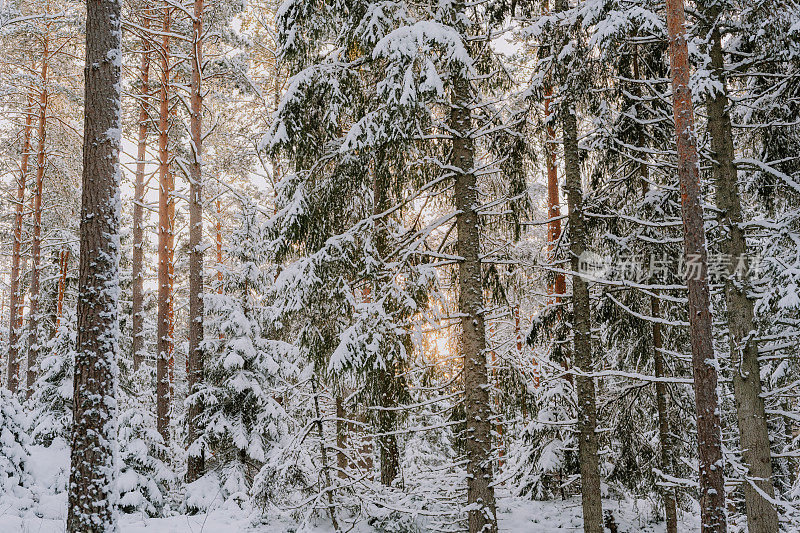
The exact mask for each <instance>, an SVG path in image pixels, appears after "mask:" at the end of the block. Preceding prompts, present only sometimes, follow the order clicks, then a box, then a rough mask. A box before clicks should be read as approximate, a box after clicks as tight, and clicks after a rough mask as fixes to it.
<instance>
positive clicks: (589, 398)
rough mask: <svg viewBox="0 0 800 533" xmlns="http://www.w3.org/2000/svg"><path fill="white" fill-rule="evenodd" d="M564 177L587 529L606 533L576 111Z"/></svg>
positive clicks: (568, 119)
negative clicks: (583, 269)
mask: <svg viewBox="0 0 800 533" xmlns="http://www.w3.org/2000/svg"><path fill="white" fill-rule="evenodd" d="M563 127H564V176H565V181H566V189H567V204H568V208H569V242H570V247H569V252H570V259H571V266H572V271H573V272H575V274H573V275H572V315H573V318H572V328H573V335H574V340H573V345H574V347H573V352H574V357H575V366H576V367H577V370H578V372H579V373H578V375H576V377H575V382H576V384H577V392H578V439H579V440H578V461H579V462H580V474H581V497H582V498H581V499H582V505H583V530H584V531H585V532H586V533H602V532H603V503H602V501H601V493H600V462H599V460H598V456H597V434H596V432H595V430H596V428H597V404H596V398H595V386H594V378H593V377H592V376H591V374H592V373H593V372H594V358H593V357H592V337H591V318H590V313H591V309H590V307H589V285H588V283H587V281H586V280H585V279H583V278H582V277H581V276H580V275H579V274H578V270H579V263H580V257H581V255H582V254H583V253H584V252H585V251H586V228H585V227H584V220H583V217H584V215H583V187H582V186H581V168H580V159H579V156H578V124H577V118H576V117H575V110H574V108H571V109H568V110H567V111H566V113H565V115H564V118H563Z"/></svg>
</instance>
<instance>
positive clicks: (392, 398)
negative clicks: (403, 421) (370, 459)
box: [365, 154, 405, 486]
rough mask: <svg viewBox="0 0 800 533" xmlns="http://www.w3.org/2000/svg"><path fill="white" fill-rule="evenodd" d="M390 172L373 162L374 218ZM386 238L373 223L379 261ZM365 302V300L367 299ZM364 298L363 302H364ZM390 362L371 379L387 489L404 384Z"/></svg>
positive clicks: (396, 456) (380, 161)
mask: <svg viewBox="0 0 800 533" xmlns="http://www.w3.org/2000/svg"><path fill="white" fill-rule="evenodd" d="M389 179H390V172H389V170H388V169H387V168H386V167H385V164H384V157H383V154H381V155H380V156H379V157H378V158H377V161H376V165H375V171H374V180H373V184H372V196H373V198H372V201H373V206H372V214H373V216H375V217H378V216H379V215H380V214H381V213H383V212H384V211H386V210H387V209H388V208H389V195H388V191H387V188H388V186H389V183H388V180H389ZM388 240H389V235H388V233H387V230H386V224H385V223H384V221H383V220H379V219H377V218H376V219H375V250H376V251H377V253H378V255H379V256H380V257H381V258H384V257H386V255H387V254H388V252H389V250H388V245H389V242H388ZM367 298H368V297H367ZM367 298H365V300H366V299H367ZM392 355H393V357H392V358H391V361H384V363H385V367H381V368H379V369H378V370H377V375H376V376H375V379H376V380H377V383H378V386H379V387H380V391H379V395H380V398H379V399H378V400H379V402H378V403H379V406H380V408H381V409H380V410H379V411H378V438H377V441H378V451H379V452H380V461H381V483H382V484H383V485H386V486H391V485H392V482H394V480H395V479H396V478H397V476H398V474H399V472H400V449H399V447H398V444H397V435H396V434H395V433H394V432H395V431H396V430H397V409H396V408H397V395H398V393H399V389H400V387H404V386H405V383H404V382H402V381H401V378H399V377H398V376H397V372H396V368H395V365H394V363H395V357H394V356H396V355H397V354H392Z"/></svg>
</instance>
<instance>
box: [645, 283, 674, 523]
mask: <svg viewBox="0 0 800 533" xmlns="http://www.w3.org/2000/svg"><path fill="white" fill-rule="evenodd" d="M650 312H651V314H652V316H653V317H654V318H658V317H659V316H660V315H661V302H660V301H659V300H658V297H656V296H651V297H650ZM663 348H664V339H663V336H662V331H661V324H659V323H658V322H653V358H654V360H655V370H656V377H657V378H663V377H665V376H666V373H667V372H666V366H665V364H664V353H663V352H662V350H663ZM667 395H668V391H667V384H666V383H664V382H663V381H656V409H657V410H658V438H659V440H660V441H661V470H662V472H664V473H667V474H672V472H673V470H674V460H673V458H672V450H673V444H672V434H671V433H670V429H669V411H668V410H667ZM661 495H662V497H663V499H664V514H665V516H666V519H667V533H678V510H677V504H676V501H677V498H676V494H675V489H674V488H668V487H665V488H663V489H662V490H661Z"/></svg>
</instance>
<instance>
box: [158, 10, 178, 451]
mask: <svg viewBox="0 0 800 533" xmlns="http://www.w3.org/2000/svg"><path fill="white" fill-rule="evenodd" d="M171 11H172V9H171V8H170V7H168V6H164V21H163V25H162V33H163V38H162V44H161V94H160V110H159V113H160V115H159V132H158V157H159V167H158V172H159V194H158V346H157V352H158V359H157V365H156V381H157V383H156V410H157V426H158V432H159V433H161V436H162V437H163V438H164V441H165V442H169V425H170V415H171V413H170V401H171V396H170V388H171V381H170V375H169V374H170V373H171V372H170V368H169V367H170V361H171V359H172V351H173V340H172V276H171V257H172V253H171V251H172V249H173V246H174V245H173V243H174V237H173V235H172V216H171V208H172V209H174V203H173V202H174V199H173V197H172V196H173V191H174V189H175V185H174V181H173V180H174V178H173V176H172V173H171V172H170V168H169V165H170V161H169V138H168V133H169V131H168V130H169V96H168V92H167V89H168V85H169V81H170V80H169V53H170V51H169V32H170V26H171Z"/></svg>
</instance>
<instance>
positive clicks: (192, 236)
mask: <svg viewBox="0 0 800 533" xmlns="http://www.w3.org/2000/svg"><path fill="white" fill-rule="evenodd" d="M192 30H193V32H194V53H193V54H192V87H191V91H192V96H191V109H192V116H191V135H192V150H193V153H194V158H193V159H192V162H191V166H190V167H189V354H188V358H189V359H188V367H189V393H190V394H192V393H195V392H197V389H198V387H199V385H200V383H201V382H202V381H203V350H202V348H201V343H202V342H203V248H202V241H203V196H202V186H203V177H202V172H203V168H202V164H203V159H202V158H203V96H202V94H201V92H200V83H201V81H202V70H201V69H202V66H203V65H202V63H203V0H195V2H194V18H193V21H192ZM202 410H203V406H202V404H201V403H200V401H199V400H195V401H193V402H192V403H191V404H189V409H188V437H189V443H190V444H191V443H192V442H194V441H195V439H197V437H198V436H199V435H200V429H199V428H198V426H197V417H198V416H200V414H201V413H202ZM204 459H205V458H204V454H203V452H202V451H201V452H200V454H199V455H189V464H188V468H187V472H186V478H187V480H188V481H194V480H195V479H197V478H198V477H200V475H201V474H202V473H203V469H204V466H205V465H204V463H205V461H204Z"/></svg>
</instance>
